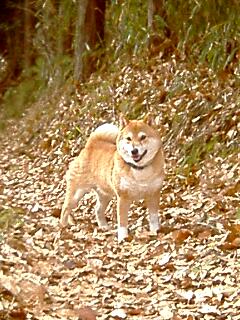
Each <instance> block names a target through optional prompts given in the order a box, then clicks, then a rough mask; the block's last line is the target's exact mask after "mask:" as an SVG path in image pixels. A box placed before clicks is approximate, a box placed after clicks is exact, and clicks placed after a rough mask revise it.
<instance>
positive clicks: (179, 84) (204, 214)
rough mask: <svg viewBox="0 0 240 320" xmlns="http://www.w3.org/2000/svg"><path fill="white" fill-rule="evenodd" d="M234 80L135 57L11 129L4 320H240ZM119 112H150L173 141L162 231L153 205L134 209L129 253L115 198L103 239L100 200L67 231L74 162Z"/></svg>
mask: <svg viewBox="0 0 240 320" xmlns="http://www.w3.org/2000/svg"><path fill="white" fill-rule="evenodd" d="M236 81H237V80H235V78H234V77H233V76H232V75H231V74H229V79H228V81H227V82H224V83H223V82H222V81H221V80H220V79H219V78H218V77H217V75H215V74H214V73H213V72H212V71H211V70H208V69H206V68H203V67H202V68H197V69H194V68H193V67H192V66H190V65H187V64H186V63H182V62H179V61H178V62H177V61H175V58H174V57H173V58H172V60H171V61H168V62H164V61H161V60H159V59H153V60H151V61H150V62H146V63H145V64H144V65H141V63H139V61H138V60H136V61H134V60H133V61H131V62H130V63H129V64H128V65H127V66H126V67H125V68H122V69H121V68H120V69H119V70H118V72H115V73H112V74H111V75H107V76H106V75H96V76H93V77H92V78H91V79H90V81H89V83H88V84H86V85H85V86H82V88H80V89H79V91H78V92H76V93H75V94H72V93H71V94H70V93H69V92H67V93H63V92H61V93H60V94H59V92H58V93H56V95H53V96H52V97H51V99H49V100H47V101H44V100H43V101H40V102H38V104H36V106H34V107H33V108H32V110H30V111H29V112H28V113H27V114H26V115H24V117H23V118H22V119H21V120H19V123H18V124H17V125H15V124H14V123H13V124H11V123H10V124H9V129H8V131H6V132H5V133H4V136H2V137H1V140H2V141H1V145H0V149H1V155H2V156H1V158H0V191H1V193H0V214H1V220H0V222H1V226H3V229H2V231H1V234H0V318H1V319H43V320H44V319H82V320H83V319H84V320H94V319H172V320H174V319H175V320H176V319H189V320H190V319H238V318H239V308H240V304H239V296H240V286H239V283H240V262H239V253H240V251H239V250H240V241H239V239H240V237H239V231H240V227H239V225H240V224H239V221H238V220H237V218H239V192H240V190H239V189H240V188H239V184H240V182H239V177H240V174H239V173H240V172H239V171H240V167H239V164H240V158H239V150H238V148H239V145H240V143H239V142H240V141H239V137H240V135H239V129H240V128H239V88H238V86H237V82H236ZM93 88H94V90H93ZM119 112H126V113H127V114H128V115H129V116H130V117H139V116H142V115H143V114H144V113H146V112H152V113H153V114H154V115H155V117H156V120H157V122H158V125H159V127H160V129H161V132H163V142H164V148H165V153H166V159H167V168H166V171H167V177H166V180H165V183H164V187H163V190H162V194H161V199H160V211H161V213H160V214H161V220H162V226H161V230H160V232H159V234H157V235H151V234H150V233H149V232H148V227H147V225H148V224H147V216H146V214H145V209H144V205H143V204H142V203H140V204H134V205H133V206H132V207H131V212H130V218H129V219H130V231H131V237H130V238H129V239H128V241H126V242H125V243H123V244H121V245H119V244H118V243H117V240H116V234H115V233H116V205H115V201H114V200H113V201H112V203H111V205H110V208H109V209H108V212H107V218H108V219H109V221H110V222H109V223H110V225H111V227H112V230H110V231H106V232H103V231H101V230H99V229H98V227H97V225H96V221H95V217H94V205H95V199H94V196H93V195H92V194H90V195H87V196H85V197H84V199H82V201H81V202H80V204H79V207H78V209H77V210H76V211H75V212H74V222H73V224H72V225H71V226H70V227H69V228H67V229H66V230H64V231H63V232H60V230H59V226H58V218H59V215H60V209H61V205H62V201H63V197H64V188H65V182H64V173H65V171H66V168H67V166H68V163H69V162H70V161H71V159H72V158H73V157H74V156H76V155H77V154H78V153H79V150H80V149H81V147H82V146H83V145H84V143H85V141H86V137H87V136H88V135H89V133H90V132H91V131H92V130H93V129H94V128H95V127H96V126H97V125H99V124H100V123H103V122H106V121H111V122H115V123H117V118H118V114H119ZM9 210H10V211H9ZM9 212H12V213H13V214H14V216H16V217H17V218H14V220H11V221H10V220H9ZM2 221H3V222H2ZM16 222H17V223H16Z"/></svg>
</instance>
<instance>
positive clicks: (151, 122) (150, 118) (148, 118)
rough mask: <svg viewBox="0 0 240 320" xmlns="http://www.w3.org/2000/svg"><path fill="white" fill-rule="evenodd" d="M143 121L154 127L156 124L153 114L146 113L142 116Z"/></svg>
mask: <svg viewBox="0 0 240 320" xmlns="http://www.w3.org/2000/svg"><path fill="white" fill-rule="evenodd" d="M143 122H144V123H146V124H148V125H149V126H150V127H154V126H155V125H156V121H155V118H154V116H153V115H151V114H150V113H147V114H146V115H145V117H144V118H143Z"/></svg>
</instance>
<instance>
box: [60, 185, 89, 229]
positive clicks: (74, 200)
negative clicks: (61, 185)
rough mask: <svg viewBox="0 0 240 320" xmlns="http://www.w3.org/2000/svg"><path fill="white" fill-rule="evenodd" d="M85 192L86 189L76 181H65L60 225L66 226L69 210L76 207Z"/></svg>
mask: <svg viewBox="0 0 240 320" xmlns="http://www.w3.org/2000/svg"><path fill="white" fill-rule="evenodd" d="M86 192H87V191H86V190H85V189H84V188H81V187H79V185H78V184H77V183H74V182H73V181H71V180H69V181H68V182H67V191H66V196H65V200H64V203H63V207H62V212H61V217H60V224H61V226H62V227H66V226H67V225H68V220H69V215H70V214H71V211H72V210H73V209H74V208H76V207H77V205H78V202H79V200H80V199H81V198H82V197H83V196H84V194H85V193H86Z"/></svg>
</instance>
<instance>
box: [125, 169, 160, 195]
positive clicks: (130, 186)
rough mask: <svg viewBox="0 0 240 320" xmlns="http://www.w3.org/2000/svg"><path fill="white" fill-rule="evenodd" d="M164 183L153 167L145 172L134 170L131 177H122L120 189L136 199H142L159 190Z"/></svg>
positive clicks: (144, 170)
mask: <svg viewBox="0 0 240 320" xmlns="http://www.w3.org/2000/svg"><path fill="white" fill-rule="evenodd" d="M162 181H163V179H162V177H160V176H159V175H156V173H155V172H154V170H153V168H152V167H149V168H145V169H143V170H135V169H132V174H131V175H130V176H123V177H121V179H120V189H121V190H122V191H127V192H128V193H130V194H131V196H132V197H134V198H136V199H142V198H144V195H145V194H147V193H152V192H156V191H157V190H159V189H160V188H161V185H162Z"/></svg>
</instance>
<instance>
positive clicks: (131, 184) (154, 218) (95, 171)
mask: <svg viewBox="0 0 240 320" xmlns="http://www.w3.org/2000/svg"><path fill="white" fill-rule="evenodd" d="M119 122H120V126H119V128H118V127H117V126H115V125H113V124H103V125H101V126H100V127H98V128H97V129H96V130H95V131H94V132H93V133H92V134H91V135H90V137H89V139H88V141H87V143H86V145H85V147H84V149H83V150H82V151H81V152H80V155H79V156H78V157H77V158H75V159H74V160H73V161H72V162H71V163H70V166H69V170H68V172H67V174H66V182H67V189H66V196H65V200H64V204H63V207H62V211H61V217H60V224H61V226H62V227H66V226H67V224H68V220H69V215H70V214H71V211H72V210H73V209H74V208H76V207H77V205H78V202H79V200H80V199H81V198H82V197H83V196H84V194H86V193H87V192H89V191H91V190H94V191H95V193H96V196H97V204H96V219H97V223H98V226H99V227H101V228H109V226H108V223H107V220H106V218H105V214H104V213H105V210H106V208H107V206H108V204H109V202H110V200H111V199H112V197H113V196H114V195H115V196H116V198H117V224H118V229H117V230H118V231H117V233H118V241H119V242H121V241H123V240H124V239H125V238H127V237H128V211H129V208H130V205H131V203H132V202H133V201H135V200H140V199H144V201H145V204H146V207H147V208H148V211H149V224H150V231H151V232H152V233H156V232H157V231H158V230H159V228H160V223H159V217H158V209H159V196H160V189H161V186H162V183H163V179H164V152H163V147H162V142H161V137H160V134H159V132H158V131H157V130H156V129H155V128H154V127H155V123H154V119H153V118H152V117H151V116H148V117H145V119H143V120H127V119H126V118H125V117H124V116H121V117H120V120H119Z"/></svg>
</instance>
